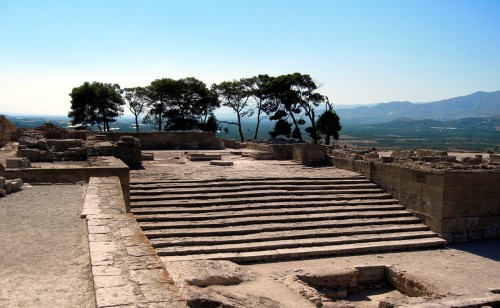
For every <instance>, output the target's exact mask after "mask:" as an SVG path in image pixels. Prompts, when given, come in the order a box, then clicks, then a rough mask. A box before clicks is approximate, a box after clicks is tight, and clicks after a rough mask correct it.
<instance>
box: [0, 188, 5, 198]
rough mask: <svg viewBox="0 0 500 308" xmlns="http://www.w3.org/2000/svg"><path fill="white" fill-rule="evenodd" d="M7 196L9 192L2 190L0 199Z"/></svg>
mask: <svg viewBox="0 0 500 308" xmlns="http://www.w3.org/2000/svg"><path fill="white" fill-rule="evenodd" d="M5 195H7V192H6V191H5V190H3V189H0V197H5Z"/></svg>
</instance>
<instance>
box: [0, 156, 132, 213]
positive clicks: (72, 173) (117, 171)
mask: <svg viewBox="0 0 500 308" xmlns="http://www.w3.org/2000/svg"><path fill="white" fill-rule="evenodd" d="M0 176H2V177H5V178H6V179H16V178H20V179H22V180H23V181H24V182H25V183H73V184H75V183H78V182H81V181H84V182H88V181H89V179H90V178H91V177H110V176H116V177H118V178H119V179H120V183H121V187H122V191H123V198H124V200H125V203H126V205H127V208H128V206H129V205H130V197H129V193H128V192H129V183H130V179H129V168H128V167H127V165H125V164H124V163H123V162H122V161H121V160H119V159H117V158H115V157H112V156H108V157H100V158H99V159H97V160H95V161H94V162H93V163H92V165H91V166H89V167H81V168H78V167H71V168H28V169H5V170H3V171H0Z"/></svg>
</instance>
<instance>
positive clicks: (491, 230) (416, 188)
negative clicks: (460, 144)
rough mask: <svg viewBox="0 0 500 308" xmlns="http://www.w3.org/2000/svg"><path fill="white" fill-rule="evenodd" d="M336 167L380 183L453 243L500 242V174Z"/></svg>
mask: <svg viewBox="0 0 500 308" xmlns="http://www.w3.org/2000/svg"><path fill="white" fill-rule="evenodd" d="M332 162H333V164H334V166H336V167H338V168H341V169H346V170H350V171H354V172H358V173H361V174H363V175H365V176H366V177H368V178H369V179H370V180H371V181H373V182H375V183H377V184H378V185H380V186H381V187H382V188H383V189H384V190H386V191H387V192H388V193H390V194H392V195H393V196H394V198H396V199H399V200H400V203H401V204H402V205H404V206H406V207H407V208H408V210H410V211H412V212H413V213H414V214H415V216H417V217H419V218H421V219H422V221H423V222H424V223H425V224H427V225H428V226H429V227H430V228H431V229H432V230H433V231H435V232H438V233H440V234H441V236H442V237H443V238H445V239H447V240H449V241H455V242H463V241H473V240H480V239H492V238H498V237H499V232H500V184H499V183H500V172H498V171H484V170H482V171H443V172H439V173H438V172H432V171H428V170H415V169H412V168H408V167H404V166H398V165H393V164H384V163H381V162H377V161H362V160H352V159H348V158H337V157H334V158H332Z"/></svg>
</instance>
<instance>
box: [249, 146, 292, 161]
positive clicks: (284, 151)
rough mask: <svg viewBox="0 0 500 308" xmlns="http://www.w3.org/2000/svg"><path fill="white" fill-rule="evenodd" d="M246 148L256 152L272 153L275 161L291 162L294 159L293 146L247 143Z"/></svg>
mask: <svg viewBox="0 0 500 308" xmlns="http://www.w3.org/2000/svg"><path fill="white" fill-rule="evenodd" d="M246 147H247V148H249V149H252V150H256V151H261V152H268V153H272V154H273V159H276V160H291V159H292V158H293V150H292V148H293V145H292V144H268V143H257V142H247V143H246Z"/></svg>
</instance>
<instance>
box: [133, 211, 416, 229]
mask: <svg viewBox="0 0 500 308" xmlns="http://www.w3.org/2000/svg"><path fill="white" fill-rule="evenodd" d="M404 216H411V213H410V212H409V211H400V210H391V211H374V210H372V211H364V212H352V211H351V212H342V213H320V214H305V215H270V216H260V217H259V216H252V217H236V218H223V219H213V220H201V221H193V220H191V221H154V222H139V225H140V226H141V228H142V229H143V230H151V229H182V228H196V227H198V228H221V227H229V226H245V225H247V226H248V225H253V224H262V223H264V222H266V223H293V222H303V221H321V220H340V219H356V218H374V217H378V218H387V217H404Z"/></svg>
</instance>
